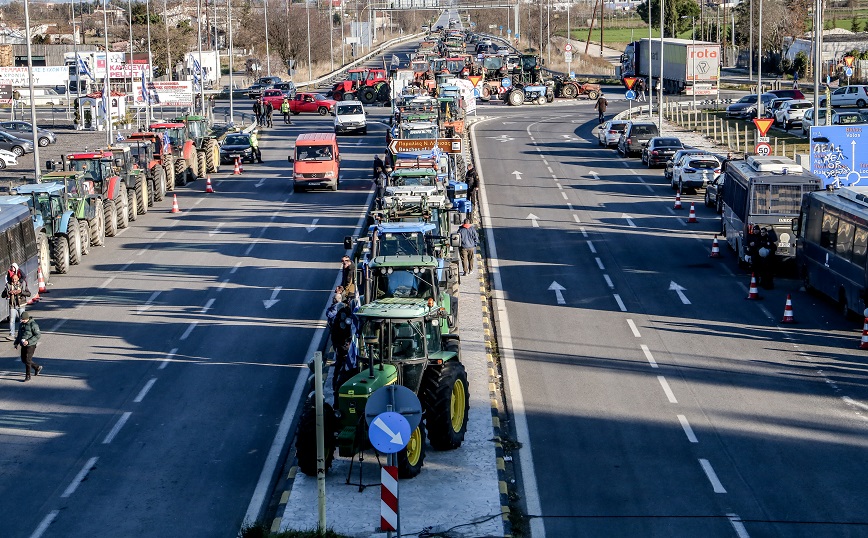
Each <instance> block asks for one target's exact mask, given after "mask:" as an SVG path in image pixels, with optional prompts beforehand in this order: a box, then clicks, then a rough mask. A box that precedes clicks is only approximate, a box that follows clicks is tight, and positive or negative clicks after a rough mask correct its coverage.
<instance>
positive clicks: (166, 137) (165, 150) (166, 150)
mask: <svg viewBox="0 0 868 538" xmlns="http://www.w3.org/2000/svg"><path fill="white" fill-rule="evenodd" d="M171 147H172V141H171V140H170V139H169V135H168V134H166V132H165V131H163V151H162V153H169V150H170V149H171Z"/></svg>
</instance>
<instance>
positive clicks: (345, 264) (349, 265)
mask: <svg viewBox="0 0 868 538" xmlns="http://www.w3.org/2000/svg"><path fill="white" fill-rule="evenodd" d="M355 276H356V275H355V274H353V262H352V260H350V257H349V256H344V257H343V258H341V286H343V287H344V288H345V289H346V288H347V287H348V286H349V285H350V284H352V283H353V281H354V280H355V278H354V277H355Z"/></svg>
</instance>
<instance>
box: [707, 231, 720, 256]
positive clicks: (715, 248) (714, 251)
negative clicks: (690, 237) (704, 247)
mask: <svg viewBox="0 0 868 538" xmlns="http://www.w3.org/2000/svg"><path fill="white" fill-rule="evenodd" d="M708 257H709V258H720V245H718V244H717V234H714V241H712V242H711V255H710V256H708Z"/></svg>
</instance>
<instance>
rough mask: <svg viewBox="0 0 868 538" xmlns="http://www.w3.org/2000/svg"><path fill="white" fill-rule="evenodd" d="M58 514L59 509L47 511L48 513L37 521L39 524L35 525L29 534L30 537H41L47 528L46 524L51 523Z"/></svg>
mask: <svg viewBox="0 0 868 538" xmlns="http://www.w3.org/2000/svg"><path fill="white" fill-rule="evenodd" d="M59 514H60V510H52V511H51V512H49V513H48V515H46V516H45V517H44V518H42V521H40V522H39V526H38V527H36V530H35V531H33V534H31V535H30V538H42V535H43V534H45V531H47V530H48V526H49V525H51V523H52V522H53V521H54V519H55V518H56V517H57V516H58V515H59Z"/></svg>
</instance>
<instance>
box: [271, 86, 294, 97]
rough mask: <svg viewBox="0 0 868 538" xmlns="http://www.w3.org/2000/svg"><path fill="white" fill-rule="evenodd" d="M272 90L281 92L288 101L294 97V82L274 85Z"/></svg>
mask: <svg viewBox="0 0 868 538" xmlns="http://www.w3.org/2000/svg"><path fill="white" fill-rule="evenodd" d="M274 89H276V90H280V91H282V92H283V95H285V96H287V97H288V98H290V99H292V98H293V97H295V92H296V88H295V83H294V82H281V83H280V84H275V85H274Z"/></svg>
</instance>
